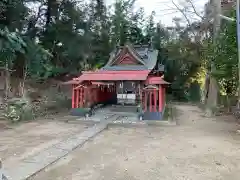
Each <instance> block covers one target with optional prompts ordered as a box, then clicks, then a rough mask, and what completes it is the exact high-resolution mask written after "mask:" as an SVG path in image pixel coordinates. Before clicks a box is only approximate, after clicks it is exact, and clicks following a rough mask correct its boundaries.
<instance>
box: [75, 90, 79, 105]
mask: <svg viewBox="0 0 240 180" xmlns="http://www.w3.org/2000/svg"><path fill="white" fill-rule="evenodd" d="M75 92H76V98H75V107H76V108H79V89H75Z"/></svg>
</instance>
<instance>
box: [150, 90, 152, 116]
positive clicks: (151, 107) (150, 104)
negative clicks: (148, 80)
mask: <svg viewBox="0 0 240 180" xmlns="http://www.w3.org/2000/svg"><path fill="white" fill-rule="evenodd" d="M149 94H150V99H149V101H150V102H149V104H150V105H149V111H150V112H152V90H150V91H149Z"/></svg>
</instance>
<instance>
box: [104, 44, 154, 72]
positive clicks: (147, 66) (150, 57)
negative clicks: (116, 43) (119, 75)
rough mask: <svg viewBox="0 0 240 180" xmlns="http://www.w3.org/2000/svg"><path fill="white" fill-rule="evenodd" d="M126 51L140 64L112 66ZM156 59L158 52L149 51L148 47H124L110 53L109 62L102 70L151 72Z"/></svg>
mask: <svg viewBox="0 0 240 180" xmlns="http://www.w3.org/2000/svg"><path fill="white" fill-rule="evenodd" d="M126 49H127V50H128V51H129V52H130V53H131V54H132V55H133V56H134V58H136V60H137V61H138V62H140V64H139V65H127V66H126V65H114V62H116V61H117V59H118V58H119V57H120V56H121V53H123V50H126ZM157 58H158V50H154V49H151V48H149V46H140V45H139V46H131V45H125V46H122V47H119V48H117V49H115V50H114V51H112V52H111V54H110V58H109V61H108V63H107V64H106V65H105V66H104V67H103V68H102V70H116V71H117V70H119V71H121V70H152V69H153V68H154V67H155V66H156V64H157Z"/></svg>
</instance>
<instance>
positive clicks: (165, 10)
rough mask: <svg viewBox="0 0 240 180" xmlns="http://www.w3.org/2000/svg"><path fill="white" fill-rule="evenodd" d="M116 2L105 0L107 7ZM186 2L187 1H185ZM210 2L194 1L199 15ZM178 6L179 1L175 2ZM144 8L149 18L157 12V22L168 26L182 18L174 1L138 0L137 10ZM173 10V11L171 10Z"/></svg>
mask: <svg viewBox="0 0 240 180" xmlns="http://www.w3.org/2000/svg"><path fill="white" fill-rule="evenodd" d="M114 1H115V0H105V2H106V4H107V5H110V4H112V3H113V2H114ZM182 1H183V0H182ZM185 1H186V0H185ZM207 1H208V0H193V2H194V5H195V7H196V9H197V11H198V12H199V13H201V12H202V11H203V8H204V4H205V3H206V2H207ZM174 2H175V3H177V4H178V2H179V0H174ZM139 7H143V8H144V10H145V14H146V15H147V16H148V15H150V14H151V12H152V11H155V12H156V21H161V23H162V24H164V25H166V26H171V25H173V23H172V18H174V17H182V15H181V13H179V12H177V11H176V10H173V8H174V9H176V8H175V6H174V5H173V4H172V0H137V1H136V8H139ZM170 9H172V10H170Z"/></svg>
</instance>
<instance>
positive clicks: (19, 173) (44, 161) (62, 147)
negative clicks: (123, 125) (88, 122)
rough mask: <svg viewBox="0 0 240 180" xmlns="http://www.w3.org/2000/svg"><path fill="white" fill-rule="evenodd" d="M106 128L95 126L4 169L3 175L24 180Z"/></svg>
mask: <svg viewBox="0 0 240 180" xmlns="http://www.w3.org/2000/svg"><path fill="white" fill-rule="evenodd" d="M106 127H107V123H100V124H96V125H95V126H93V127H90V128H88V129H87V130H85V131H84V132H82V133H80V134H76V135H74V136H72V137H70V138H68V139H66V140H63V141H61V142H59V143H57V144H55V145H53V146H51V147H50V148H48V149H45V150H44V151H41V152H39V153H38V154H35V155H33V156H32V157H28V158H26V159H24V160H23V161H21V162H20V163H17V164H15V165H14V166H11V167H8V168H5V169H4V174H5V175H6V176H7V178H8V179H9V180H24V179H27V178H29V177H30V176H32V175H34V174H35V173H37V172H39V171H41V170H42V169H44V168H45V167H46V166H48V165H50V164H52V163H54V162H55V161H57V160H59V159H60V158H62V157H64V156H66V155H67V154H68V153H70V152H71V151H73V150H74V149H75V148H77V147H79V146H81V145H83V144H84V143H85V142H86V141H87V140H88V139H90V138H92V137H94V136H95V135H97V134H98V133H100V132H101V131H103V130H104V129H105V128H106Z"/></svg>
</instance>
